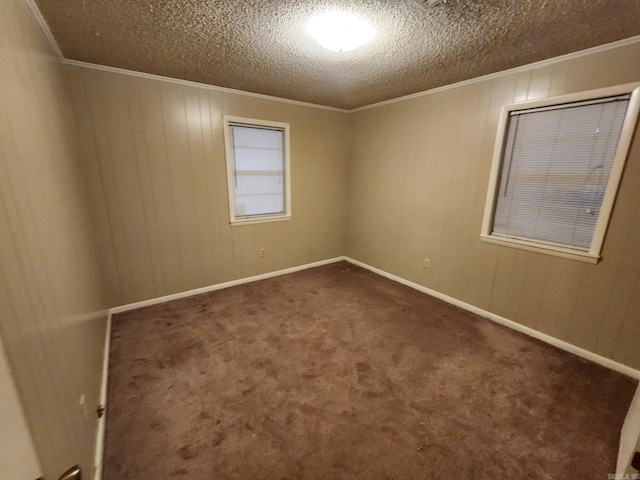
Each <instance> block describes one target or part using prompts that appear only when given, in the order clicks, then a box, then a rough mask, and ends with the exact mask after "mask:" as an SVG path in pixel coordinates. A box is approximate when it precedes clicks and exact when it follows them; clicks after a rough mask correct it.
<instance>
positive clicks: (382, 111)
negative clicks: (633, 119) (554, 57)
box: [347, 43, 640, 368]
mask: <svg viewBox="0 0 640 480" xmlns="http://www.w3.org/2000/svg"><path fill="white" fill-rule="evenodd" d="M639 80H640V44H638V43H636V44H634V45H631V46H625V47H620V48H617V49H615V50H610V51H606V52H602V53H597V54H591V55H589V56H583V57H580V58H576V59H572V60H566V61H563V62H561V63H556V64H553V65H549V66H544V67H539V68H532V69H530V70H528V71H526V72H521V73H512V74H505V75H502V76H500V77H498V78H494V79H490V80H485V81H480V82H477V83H472V84H469V85H466V86H459V87H455V88H451V89H449V90H445V91H441V92H439V93H433V94H428V95H425V96H421V97H418V98H414V99H409V100H406V101H401V102H397V103H393V104H390V105H386V106H380V107H377V108H372V109H369V110H363V111H360V112H358V113H354V114H352V118H351V146H350V148H351V159H350V170H349V220H348V234H347V235H348V240H347V254H348V255H349V256H351V257H353V258H355V259H357V260H360V261H362V262H365V263H368V264H370V265H373V266H375V267H378V268H381V269H383V270H386V271H387V272H390V273H393V274H395V275H398V276H400V277H403V278H406V279H408V280H411V281H413V282H416V283H419V284H421V285H424V286H426V287H429V288H431V289H434V290H436V291H439V292H442V293H445V294H447V295H450V296H452V297H455V298H457V299H460V300H463V301H465V302H468V303H470V304H472V305H475V306H478V307H480V308H483V309H485V310H488V311H490V312H493V313H496V314H498V315H501V316H504V317H506V318H509V319H511V320H514V321H516V322H519V323H521V324H523V325H526V326H529V327H532V328H534V329H537V330H539V331H542V332H544V333H547V334H550V335H552V336H554V337H557V338H559V339H562V340H566V341H567V342H569V343H572V344H575V345H578V346H580V347H583V348H586V349H587V350H591V351H594V352H596V353H599V354H601V355H604V356H605V357H609V358H613V359H614V360H617V361H620V362H622V363H624V364H627V365H630V366H632V367H635V368H640V349H638V344H637V341H638V339H639V338H640V188H639V187H640V141H639V140H638V134H637V132H636V136H635V138H636V139H635V143H634V144H633V146H632V149H631V154H630V157H629V160H628V162H627V166H626V170H625V173H624V177H623V180H622V185H621V188H620V192H619V195H618V199H617V202H616V205H615V208H614V211H613V216H612V219H611V226H610V228H609V232H608V235H607V238H606V240H605V244H604V250H603V260H602V261H601V262H600V263H599V264H598V265H589V264H585V263H580V262H577V261H572V260H565V259H562V258H558V257H552V256H547V255H541V254H535V253H530V252H526V251H522V250H516V249H512V248H507V247H501V246H496V245H489V244H486V243H481V242H480V239H479V235H480V227H481V223H482V216H483V210H484V204H485V198H486V193H487V184H488V179H489V169H490V165H491V160H492V153H493V145H494V140H495V136H496V128H497V122H498V116H499V112H500V108H501V106H502V105H504V104H509V103H513V102H517V101H522V100H527V99H535V98H543V97H549V96H556V95H562V94H566V93H571V92H578V91H583V90H589V89H594V88H599V87H604V86H609V85H616V84H622V83H627V82H633V81H639ZM425 257H428V258H430V259H431V266H430V268H428V269H425V268H422V263H423V259H424V258H425Z"/></svg>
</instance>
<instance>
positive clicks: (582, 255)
mask: <svg viewBox="0 0 640 480" xmlns="http://www.w3.org/2000/svg"><path fill="white" fill-rule="evenodd" d="M480 240H481V241H483V242H485V243H492V244H494V245H502V246H504V247H511V248H518V249H520V250H527V251H529V252H536V253H543V254H546V255H552V256H554V257H562V258H568V259H570V260H577V261H579V262H584V263H591V264H594V265H595V264H596V263H598V261H599V260H600V255H594V254H592V253H589V252H579V251H577V250H572V249H569V248H562V247H556V246H553V245H544V244H540V243H534V242H527V241H526V240H518V239H515V238H504V237H494V236H491V235H480Z"/></svg>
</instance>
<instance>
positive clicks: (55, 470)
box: [0, 0, 106, 478]
mask: <svg viewBox="0 0 640 480" xmlns="http://www.w3.org/2000/svg"><path fill="white" fill-rule="evenodd" d="M0 65H2V73H1V74H0V252H1V256H0V285H1V286H0V337H1V338H2V341H3V343H4V345H5V348H6V351H7V356H8V359H9V365H10V368H11V371H12V373H13V376H14V378H15V381H16V386H17V388H18V392H19V395H20V399H21V402H22V406H23V408H24V410H25V413H26V416H27V418H28V422H29V428H30V431H31V434H32V437H33V441H34V444H35V446H36V449H37V452H38V456H39V459H40V463H41V465H42V468H43V473H44V474H45V475H46V477H47V478H57V477H58V475H60V474H61V473H62V472H63V471H64V470H66V469H67V468H68V467H70V466H72V465H73V464H76V463H80V464H81V466H82V467H83V469H84V471H85V473H86V474H87V475H89V476H90V475H91V474H92V471H93V451H94V444H95V434H96V427H97V418H96V415H95V414H94V410H95V408H96V406H97V404H98V393H99V384H100V374H101V366H102V365H101V362H102V354H103V345H104V334H105V325H106V323H105V320H106V319H105V315H104V313H101V309H103V308H105V307H106V302H105V300H104V299H103V298H102V287H101V281H100V277H99V274H100V269H99V268H98V264H97V261H96V258H97V257H96V254H95V251H94V249H93V247H92V245H93V244H92V240H91V235H92V233H91V232H92V228H91V225H90V223H89V221H88V218H89V212H88V211H87V209H86V202H85V198H86V192H85V191H84V189H83V185H82V181H81V178H79V175H78V172H79V168H80V166H81V164H80V162H79V157H78V155H77V150H76V143H75V142H76V136H75V134H74V132H73V112H72V110H71V108H70V101H69V97H68V95H67V94H66V86H65V79H64V77H63V72H62V66H61V64H60V62H59V60H58V59H57V58H56V57H55V56H54V54H53V51H52V49H51V47H50V46H49V43H48V42H47V40H46V39H45V37H44V35H43V34H42V31H41V29H40V27H39V26H38V24H37V23H36V21H35V20H34V17H33V15H32V14H31V12H30V11H29V7H28V6H27V4H26V2H24V1H21V0H7V1H5V2H3V4H2V13H1V14H0ZM82 394H85V395H86V401H87V405H88V409H89V412H90V414H89V415H88V417H87V418H86V419H85V418H84V416H83V414H82V412H81V410H80V408H79V407H78V401H79V398H80V396H81V395H82ZM0 428H3V426H0Z"/></svg>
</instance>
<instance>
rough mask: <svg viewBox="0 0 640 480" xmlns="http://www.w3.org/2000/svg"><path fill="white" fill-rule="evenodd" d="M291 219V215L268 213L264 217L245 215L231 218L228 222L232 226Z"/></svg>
mask: <svg viewBox="0 0 640 480" xmlns="http://www.w3.org/2000/svg"><path fill="white" fill-rule="evenodd" d="M287 220H291V215H269V216H264V217H247V218H238V219H234V220H231V221H230V222H229V223H230V224H231V226H232V227H239V226H241V225H255V224H256V223H271V222H284V221H287Z"/></svg>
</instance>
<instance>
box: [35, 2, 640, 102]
mask: <svg viewBox="0 0 640 480" xmlns="http://www.w3.org/2000/svg"><path fill="white" fill-rule="evenodd" d="M25 2H26V3H27V5H29V8H30V9H31V11H32V12H33V15H34V17H35V18H36V20H37V21H38V24H39V25H40V27H41V28H42V31H43V32H44V34H45V36H46V37H47V39H48V40H49V43H50V44H51V47H52V48H53V50H54V51H55V53H56V55H57V56H58V58H59V59H60V61H61V62H62V63H64V64H65V65H75V66H78V67H84V68H91V69H94V70H102V71H105V72H112V73H120V74H122V75H131V76H136V77H141V78H147V79H152V80H159V81H164V82H170V83H177V84H180V85H187V86H191V87H198V88H204V89H208V90H215V91H218V92H225V93H232V94H235V95H244V96H247V97H253V98H261V99H263V100H271V101H276V102H283V103H289V104H292V105H300V106H304V107H311V108H319V109H321V110H330V111H334V112H342V113H356V112H361V111H363V110H369V109H372V108H377V107H382V106H385V105H390V104H392V103H396V102H404V101H406V100H411V99H414V98H419V97H422V96H425V95H430V94H432V93H438V92H443V91H446V90H450V89H452V88H457V87H463V86H465V85H471V84H474V83H477V82H483V81H485V80H491V79H493V78H499V77H502V76H504V75H510V74H512V73H519V72H524V71H527V70H532V69H534V68H540V67H544V66H547V65H553V64H555V63H559V62H562V61H565V60H571V59H574V58H580V57H583V56H586V55H591V54H594V53H599V52H605V51H607V50H611V49H614V48H618V47H623V46H626V45H632V44H634V43H638V42H640V35H636V36H635V37H629V38H625V39H623V40H618V41H615V42H611V43H606V44H604V45H598V46H597V47H592V48H587V49H586V50H580V51H578V52H573V53H568V54H566V55H560V56H559V57H553V58H548V59H546V60H541V61H539V62H534V63H529V64H527V65H521V66H519V67H515V68H510V69H508V70H502V71H500V72H495V73H490V74H488V75H483V76H481V77H476V78H471V79H469V80H463V81H461V82H457V83H451V84H449V85H443V86H442V87H437V88H432V89H430V90H424V91H422V92H417V93H413V94H411V95H405V96H402V97H398V98H392V99H390V100H384V101H382V102H377V103H372V104H370V105H364V106H362V107H358V108H354V109H351V110H349V109H345V108H338V107H330V106H328V105H319V104H317V103H310V102H303V101H300V100H291V99H288V98H282V97H276V96H272V95H264V94H261V93H254V92H247V91H244V90H236V89H233V88H227V87H219V86H216V85H210V84H207V83H199V82H192V81H190V80H182V79H179V78H173V77H165V76H162V75H154V74H151V73H144V72H138V71H135V70H127V69H124V68H118V67H110V66H107V65H98V64H95V63H89V62H82V61H79V60H70V59H67V58H65V57H64V55H63V54H62V51H61V50H60V47H59V46H58V42H56V40H55V38H54V37H53V34H52V33H51V29H50V28H49V25H48V24H47V22H46V20H45V19H44V17H43V16H42V14H41V13H40V10H39V9H38V6H37V5H36V4H35V1H34V0H25Z"/></svg>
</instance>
